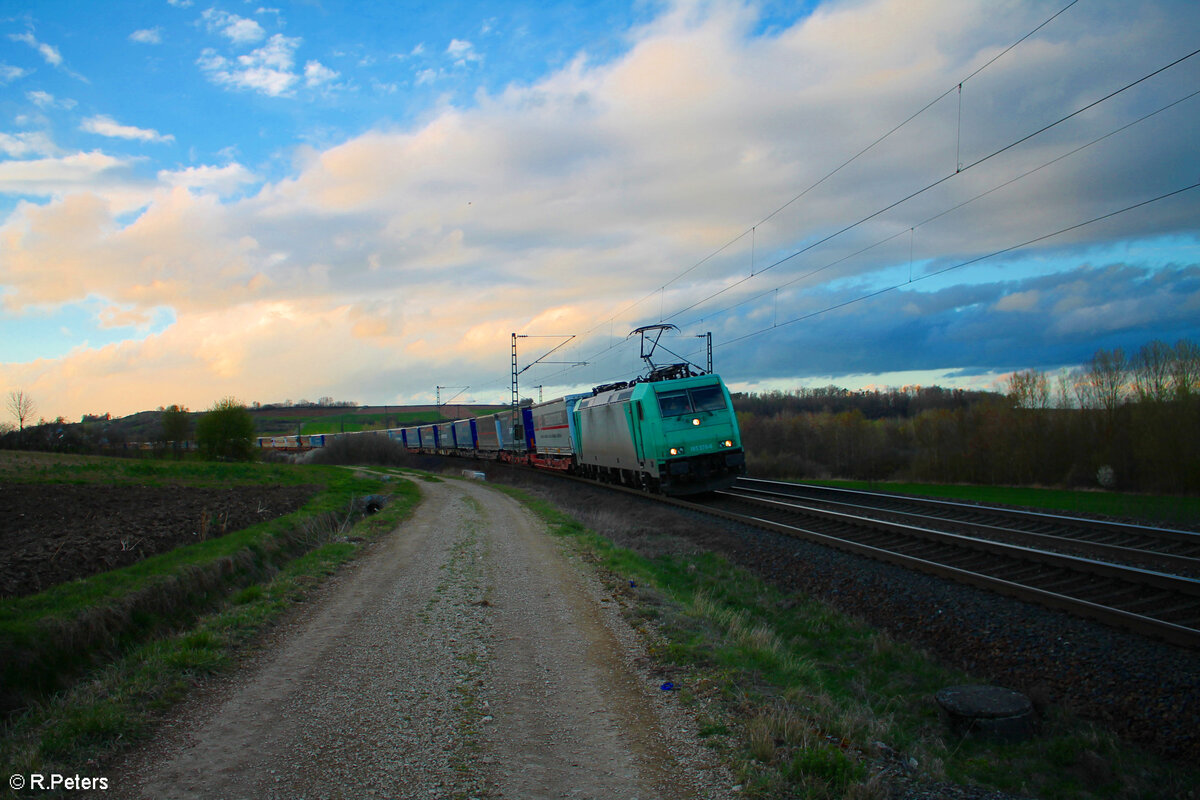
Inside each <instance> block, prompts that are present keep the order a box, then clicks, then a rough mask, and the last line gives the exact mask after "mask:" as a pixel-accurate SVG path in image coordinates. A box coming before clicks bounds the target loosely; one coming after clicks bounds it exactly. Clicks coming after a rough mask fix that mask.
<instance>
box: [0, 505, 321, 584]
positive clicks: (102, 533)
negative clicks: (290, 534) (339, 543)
mask: <svg viewBox="0 0 1200 800" xmlns="http://www.w3.org/2000/svg"><path fill="white" fill-rule="evenodd" d="M317 488H318V487H316V486H235V487H227V488H193V487H183V486H173V487H148V486H129V485H122V486H105V485H99V484H93V485H74V484H47V483H9V482H4V483H0V597H20V596H24V595H28V594H35V593H37V592H40V591H44V590H46V589H48V588H50V587H51V586H54V585H56V584H59V583H64V582H66V581H71V580H75V579H77V578H84V577H87V576H89V575H94V574H96V573H99V572H106V571H108V570H111V569H116V568H118V567H123V566H127V565H129V564H133V563H135V562H137V561H141V560H142V559H144V558H146V557H148V556H152V555H156V554H158V553H164V552H166V551H168V550H172V549H174V548H176V547H181V546H183V545H187V544H192V543H193V542H196V541H200V540H202V539H211V538H214V537H217V536H223V535H225V534H226V533H231V532H233V531H236V530H241V529H242V528H246V527H249V526H250V525H254V524H255V523H258V522H263V521H265V520H269V519H274V518H275V517H279V516H282V515H284V514H289V513H291V512H293V511H295V510H296V509H298V508H300V507H301V506H302V505H304V504H305V503H306V502H307V501H308V499H309V498H310V497H311V496H312V495H313V493H314V492H316V491H317Z"/></svg>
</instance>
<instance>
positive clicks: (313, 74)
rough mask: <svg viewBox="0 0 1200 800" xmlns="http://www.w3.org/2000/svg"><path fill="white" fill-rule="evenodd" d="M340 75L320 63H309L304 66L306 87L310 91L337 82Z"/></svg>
mask: <svg viewBox="0 0 1200 800" xmlns="http://www.w3.org/2000/svg"><path fill="white" fill-rule="evenodd" d="M339 75H340V73H338V72H337V71H335V70H332V69H330V68H329V67H326V66H325V65H324V64H322V63H321V62H320V61H309V62H308V63H307V64H305V65H304V85H305V86H307V87H309V88H310V89H312V88H316V87H318V86H324V85H325V84H327V83H330V82H331V81H334V80H337V78H338V77H339Z"/></svg>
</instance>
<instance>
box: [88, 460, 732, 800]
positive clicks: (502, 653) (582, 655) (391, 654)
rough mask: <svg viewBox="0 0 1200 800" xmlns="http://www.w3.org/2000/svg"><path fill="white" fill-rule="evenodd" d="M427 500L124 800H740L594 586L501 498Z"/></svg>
mask: <svg viewBox="0 0 1200 800" xmlns="http://www.w3.org/2000/svg"><path fill="white" fill-rule="evenodd" d="M420 486H421V489H422V492H423V494H424V499H423V501H422V504H421V505H420V507H419V508H418V509H417V511H416V512H415V514H414V516H413V518H412V519H410V520H409V521H407V522H405V523H404V524H403V525H402V526H401V527H400V528H399V529H398V530H397V531H396V532H394V533H393V534H391V535H390V536H388V537H387V538H386V539H385V540H383V541H381V542H379V543H377V544H375V545H373V546H372V550H371V551H370V552H368V553H367V554H365V555H364V556H363V557H362V558H360V559H359V561H358V562H357V564H356V565H355V566H354V567H353V568H352V569H351V570H349V571H348V572H347V573H346V574H344V575H341V576H339V577H337V578H336V579H334V580H333V581H331V582H330V584H328V585H327V586H326V587H325V588H324V589H323V590H322V591H321V592H320V593H319V595H318V596H317V597H314V598H313V600H312V602H311V603H309V604H307V606H308V608H307V610H306V612H305V613H303V614H297V615H295V617H294V618H293V619H292V620H290V621H289V622H288V623H287V624H285V625H283V626H281V627H280V628H279V629H278V630H277V631H275V632H274V633H273V634H272V641H271V643H270V644H271V646H270V647H269V648H268V649H267V650H266V651H265V653H264V655H262V656H261V657H260V658H258V659H256V660H255V662H254V663H253V664H251V665H250V666H249V667H248V668H247V669H246V670H244V672H243V673H242V674H239V675H238V676H235V678H234V679H233V680H231V681H229V682H228V683H227V685H225V686H223V687H222V688H221V689H220V690H218V691H215V692H212V693H210V694H211V696H208V697H204V698H201V699H200V700H198V701H197V702H195V703H192V704H190V706H189V707H188V708H186V709H185V710H184V712H183V713H181V714H180V715H179V718H178V719H177V720H174V721H172V722H171V723H169V724H168V725H167V726H165V727H164V730H163V733H162V734H161V735H160V737H159V738H158V739H157V740H156V741H155V742H154V743H152V744H151V745H150V746H149V747H146V748H143V749H142V750H141V751H140V752H137V753H134V754H133V755H132V756H131V757H130V758H129V760H128V762H127V763H126V764H124V765H123V766H122V767H121V768H119V769H118V770H117V771H116V772H115V773H114V774H113V777H112V780H110V784H109V785H110V787H111V788H110V791H109V792H108V793H107V794H106V796H107V797H113V796H117V797H126V798H134V797H137V798H218V797H219V798H281V799H282V798H289V799H291V798H364V797H391V798H443V797H445V798H450V797H461V798H470V797H478V798H484V797H489V798H541V797H546V798H549V797H570V798H618V797H619V798H643V799H644V798H712V797H727V796H733V795H734V792H733V790H732V787H731V783H732V781H731V778H730V776H729V775H728V773H727V772H725V771H724V770H723V769H720V768H717V767H715V765H714V761H713V757H712V753H711V752H710V751H708V750H707V749H705V748H703V747H701V746H699V745H698V744H697V743H696V741H695V739H694V738H693V737H692V735H691V732H693V731H694V730H695V724H694V721H693V720H691V719H690V718H689V716H688V714H687V713H686V711H685V710H683V709H681V708H680V707H679V706H678V703H677V698H676V697H675V696H674V695H671V694H669V693H667V692H662V691H661V690H660V689H659V688H658V685H657V682H656V681H654V680H653V679H652V678H651V677H650V676H648V675H644V674H641V673H639V671H638V670H637V669H635V668H634V666H633V664H634V662H635V659H637V658H638V656H639V655H640V651H639V647H640V645H639V641H638V637H637V636H636V634H634V633H633V632H632V631H631V630H630V629H629V627H628V626H627V624H626V623H625V622H624V620H623V619H622V618H621V616H620V614H619V612H618V609H617V605H618V603H617V602H616V601H615V599H614V598H612V597H611V596H609V595H607V594H606V592H605V590H604V588H603V587H602V586H601V585H600V583H599V582H598V581H597V580H596V579H595V578H594V577H592V576H591V575H590V574H589V573H588V570H587V568H586V567H583V566H581V565H580V564H579V563H578V562H577V561H576V560H574V559H572V558H570V557H569V556H568V555H567V554H566V553H564V552H563V551H562V550H561V548H560V545H559V543H557V542H556V541H555V540H553V539H552V538H551V537H550V536H549V535H548V534H547V533H546V532H545V530H544V528H543V526H542V525H541V523H540V522H539V521H537V520H536V519H535V518H534V517H533V516H532V515H531V514H530V513H529V512H528V511H526V510H525V509H524V508H523V507H522V506H521V505H520V504H519V503H517V502H515V501H514V500H512V499H511V498H509V497H507V496H505V495H502V494H500V493H499V492H496V491H493V490H492V489H490V488H488V487H487V486H485V485H482V484H475V483H468V482H463V481H457V480H455V481H446V482H442V483H424V482H422V483H421V484H420Z"/></svg>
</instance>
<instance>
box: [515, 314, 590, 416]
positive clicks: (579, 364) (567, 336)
mask: <svg viewBox="0 0 1200 800" xmlns="http://www.w3.org/2000/svg"><path fill="white" fill-rule="evenodd" d="M574 338H575V334H573V333H572V334H559V335H557V336H531V335H529V334H526V333H516V332H515V331H514V332H513V335H512V410H513V437H514V439H515V438H516V429H517V428H518V427H519V425H520V422H519V420H520V419H521V417H520V406H521V395H520V391H519V387H518V385H517V379H518V378H519V376H520V375H521V373H522V372H524V371H525V370H526V369H529V368H530V367H532V366H533V365H534V364H570V365H571V366H573V367H585V366H587V362H586V361H546V360H544V359H545V358H546V356H548V355H550V354H551V353H553V352H554V351H556V350H558V349H559V348H560V347H563V346H564V345H566V344H567V343H568V342H570V341H571V340H572V339H574ZM517 339H562V341H561V342H559V343H558V344H556V345H554V347H551V348H550V349H549V350H547V351H546V352H545V353H543V354H542V355H541V356H539V357H538V358H535V359H534V360H533V361H530V362H529V363H528V364H526V365H525V369H520V370H519V369H517ZM538 388H539V389H540V388H541V387H538ZM539 398H540V395H539Z"/></svg>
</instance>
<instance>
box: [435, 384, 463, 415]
mask: <svg viewBox="0 0 1200 800" xmlns="http://www.w3.org/2000/svg"><path fill="white" fill-rule="evenodd" d="M470 388H471V387H470V386H438V387H436V393H437V405H436V406H434V407H435V408H436V409H437V410H438V414H439V415H440V414H441V413H442V389H458V391H457V392H455V393H454V394H453V395H451V397H450V400H453V399H454V398H455V397H458V396H459V395H460V394H462V393H463V392H465V391H466V390H467V389H470ZM450 400H447V401H446V402H447V403H449V402H450Z"/></svg>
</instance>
